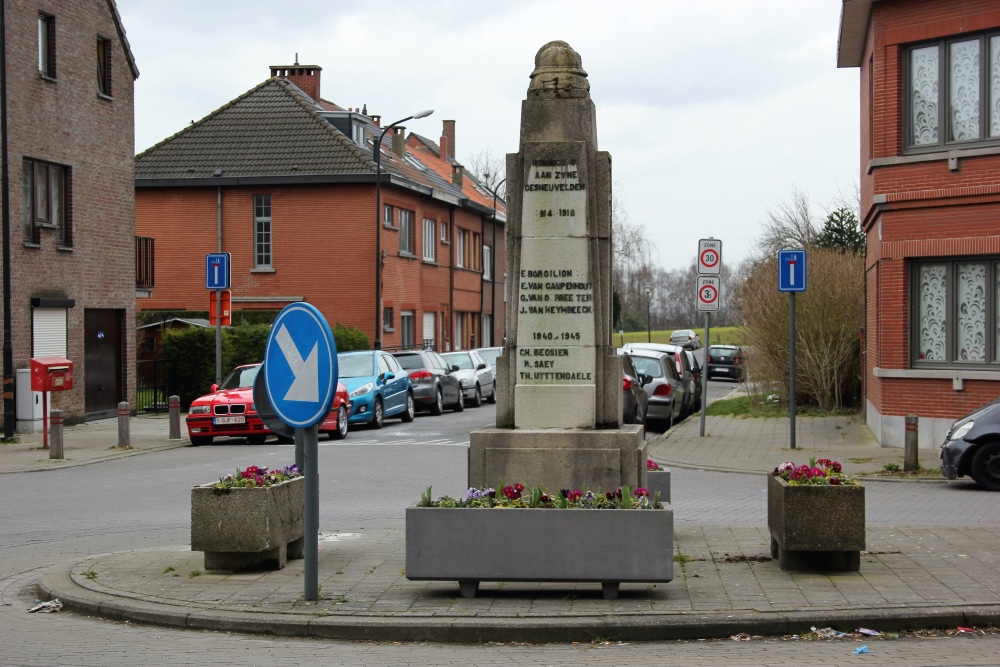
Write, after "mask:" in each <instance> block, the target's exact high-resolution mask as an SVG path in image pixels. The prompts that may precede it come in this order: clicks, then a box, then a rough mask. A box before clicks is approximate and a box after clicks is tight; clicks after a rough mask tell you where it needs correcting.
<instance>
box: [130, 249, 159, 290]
mask: <svg viewBox="0 0 1000 667" xmlns="http://www.w3.org/2000/svg"><path fill="white" fill-rule="evenodd" d="M155 242H156V239H154V238H150V237H148V236H136V237H135V286H136V289H153V287H154V284H155V281H154V278H155V277H156V272H155V264H154V261H153V260H154V255H153V245H154V243H155Z"/></svg>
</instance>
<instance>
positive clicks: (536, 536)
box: [406, 503, 674, 599]
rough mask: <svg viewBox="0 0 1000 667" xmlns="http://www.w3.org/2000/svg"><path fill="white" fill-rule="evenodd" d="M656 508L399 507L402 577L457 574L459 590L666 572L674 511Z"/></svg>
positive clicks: (611, 591)
mask: <svg viewBox="0 0 1000 667" xmlns="http://www.w3.org/2000/svg"><path fill="white" fill-rule="evenodd" d="M660 507H661V509H658V510H596V509H595V510H588V509H498V508H492V509H469V508H439V507H418V506H416V505H414V506H412V507H408V508H407V509H406V578H407V579H412V580H457V581H458V583H459V588H460V590H461V593H462V596H463V597H475V595H476V592H477V591H478V589H479V582H480V581H595V582H596V581H599V582H601V587H602V589H603V591H604V597H605V598H607V599H613V598H615V597H617V596H618V586H619V584H620V583H621V582H623V581H624V582H667V581H670V580H671V579H673V576H674V558H673V557H674V554H673V545H674V512H673V510H672V509H671V508H670V506H669V505H667V504H663V503H661V505H660Z"/></svg>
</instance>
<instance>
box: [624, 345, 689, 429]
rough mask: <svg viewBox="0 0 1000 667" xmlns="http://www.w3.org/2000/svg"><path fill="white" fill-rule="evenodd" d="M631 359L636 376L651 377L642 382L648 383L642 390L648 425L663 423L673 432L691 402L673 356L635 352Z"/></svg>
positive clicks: (663, 353) (652, 351) (648, 351)
mask: <svg viewBox="0 0 1000 667" xmlns="http://www.w3.org/2000/svg"><path fill="white" fill-rule="evenodd" d="M629 356H630V357H631V358H632V365H633V366H634V367H635V370H636V372H637V373H639V374H640V375H642V376H648V377H643V378H642V379H644V380H648V381H647V382H646V383H645V385H644V386H643V390H644V391H645V392H646V399H647V403H646V423H647V424H651V423H652V422H660V423H663V424H665V425H666V428H670V427H671V426H673V424H674V422H675V421H677V420H679V419H681V418H682V417H683V406H684V405H685V404H686V403H687V400H688V398H687V396H686V395H685V394H686V393H687V389H686V387H685V384H684V381H683V380H681V377H680V374H679V373H678V372H677V362H676V360H675V358H674V355H673V353H671V352H657V351H655V350H632V351H631V352H629Z"/></svg>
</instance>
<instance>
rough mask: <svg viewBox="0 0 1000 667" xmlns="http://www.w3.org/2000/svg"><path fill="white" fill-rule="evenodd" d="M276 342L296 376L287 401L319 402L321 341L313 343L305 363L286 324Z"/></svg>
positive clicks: (287, 394) (279, 332)
mask: <svg viewBox="0 0 1000 667" xmlns="http://www.w3.org/2000/svg"><path fill="white" fill-rule="evenodd" d="M274 340H275V341H276V342H277V343H278V348H279V349H280V350H281V353H282V354H283V355H285V361H287V362H288V366H289V367H290V368H291V369H292V375H294V376H295V380H293V381H292V386H291V387H289V388H288V393H286V394H285V400H286V401H301V402H303V403H317V402H319V341H316V342H315V343H313V349H312V351H311V352H310V353H309V356H308V357H306V359H305V361H303V360H302V355H300V354H299V349H298V348H297V347H295V341H293V340H292V336H291V334H289V333H288V329H286V328H285V325H284V324H282V325H281V329H280V330H278V333H277V335H276V336H275V337H274Z"/></svg>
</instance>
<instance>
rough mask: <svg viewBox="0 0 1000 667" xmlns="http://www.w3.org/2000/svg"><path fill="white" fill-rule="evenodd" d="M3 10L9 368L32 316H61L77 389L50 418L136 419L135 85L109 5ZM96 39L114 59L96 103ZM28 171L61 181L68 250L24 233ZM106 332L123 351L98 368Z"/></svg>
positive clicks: (22, 347)
mask: <svg viewBox="0 0 1000 667" xmlns="http://www.w3.org/2000/svg"><path fill="white" fill-rule="evenodd" d="M5 10H6V15H5V19H6V30H7V33H6V34H7V59H6V73H7V98H8V99H7V104H8V136H7V140H8V151H9V165H10V182H9V189H10V237H9V243H10V248H11V274H12V278H11V316H12V322H13V327H12V336H11V342H12V346H13V353H14V368H15V369H21V368H27V367H28V365H29V359H30V357H32V356H33V355H35V354H36V352H37V351H36V350H35V349H33V347H34V344H33V335H34V334H35V333H37V332H33V322H34V321H35V313H33V311H34V309H35V308H36V307H37V308H43V309H53V310H61V309H65V312H66V331H65V332H64V333H65V340H66V351H67V356H68V357H69V359H70V360H72V361H73V362H74V364H75V367H74V385H73V389H72V390H70V391H64V392H52V395H51V398H52V407H54V408H59V409H62V410H63V411H64V413H65V414H64V417H65V419H66V422H67V423H73V422H77V421H81V420H83V419H84V418H85V417H102V416H110V415H113V414H115V411H116V405H117V403H118V402H119V401H122V400H127V401H128V402H129V403H130V405H131V406H132V408H133V409H135V381H134V378H135V374H134V368H135V363H134V361H135V351H134V348H135V345H134V340H135V327H134V320H135V317H134V309H135V307H134V304H135V293H136V292H135V285H136V283H135V238H134V237H135V230H134V211H133V196H134V194H133V193H134V187H133V183H134V171H133V156H134V153H135V149H134V136H135V132H134V105H133V82H134V79H135V76H137V75H138V73H137V71H136V70H135V65H134V62H133V61H132V55H131V53H130V51H129V48H128V45H127V43H126V42H124V41H123V39H122V36H123V31H121V26H120V23H119V22H118V20H117V17H116V9H115V7H114V3H113V2H109V1H108V0H73V1H56V0H38V1H35V2H24V1H21V0H9V1H7V2H6V3H5ZM41 14H44V15H46V16H49V17H51V20H52V25H54V31H55V35H54V54H53V53H50V56H51V57H54V67H55V69H54V74H55V75H54V76H43V74H42V73H41V71H40V69H39V25H38V24H39V16H40V15H41ZM98 39H103V40H107V42H108V43H109V44H110V47H111V48H110V50H109V53H110V71H111V91H110V92H111V94H110V95H100V94H98V82H97V77H96V75H95V71H96V69H97V67H96V64H97V56H96V48H97V47H96V44H97V41H98ZM26 159H27V160H33V161H37V162H39V163H47V164H52V165H58V166H59V167H62V168H63V169H64V170H65V173H66V175H67V181H68V186H67V188H66V192H67V195H66V201H65V210H66V219H67V220H68V225H69V229H70V231H71V235H70V239H69V240H68V242H60V241H59V240H58V238H57V230H56V229H54V228H52V227H47V226H39V228H38V229H37V231H36V234H37V235H36V236H35V237H34V239H32V238H30V235H29V234H27V233H26V230H25V227H24V224H23V219H24V218H23V216H24V198H23V196H22V192H23V190H22V183H23V171H24V170H23V165H24V164H25V162H24V161H25V160H26ZM29 187H30V186H29ZM35 239H37V242H35ZM94 316H97V317H96V318H95V317H94ZM102 316H103V319H102ZM108 321H110V322H111V323H112V324H113V325H114V326H117V327H119V328H120V332H119V333H120V336H119V337H118V340H119V342H118V344H117V345H115V346H114V349H111V350H106V352H107V353H108V355H110V356H108V355H104V356H101V355H98V356H97V357H95V356H94V354H93V352H94V350H95V349H97V348H98V347H100V346H101V345H103V344H104V343H106V342H107V341H108V340H110V338H109V337H108V336H110V335H112V334H111V332H110V331H106V330H105V328H106V327H105V326H104V324H97V323H98V322H104V323H107V322H108ZM88 322H90V323H91V325H92V326H91V328H90V329H88ZM97 334H101V336H100V339H98V338H97ZM96 358H101V359H102V361H100V362H97V361H94V359H96ZM88 359H90V360H91V362H90V363H91V364H92V365H93V367H91V368H88V361H87V360H88ZM98 363H100V364H101V368H98V367H97V364H98ZM95 378H104V379H105V380H110V381H111V382H112V383H113V384H115V385H116V386H114V387H111V386H110V385H108V386H104V385H103V382H104V380H98V379H95ZM98 385H101V386H98ZM102 387H103V388H102ZM25 399H27V400H29V401H30V400H31V399H30V395H25V396H22V397H21V400H25ZM108 406H110V411H109V410H108Z"/></svg>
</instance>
